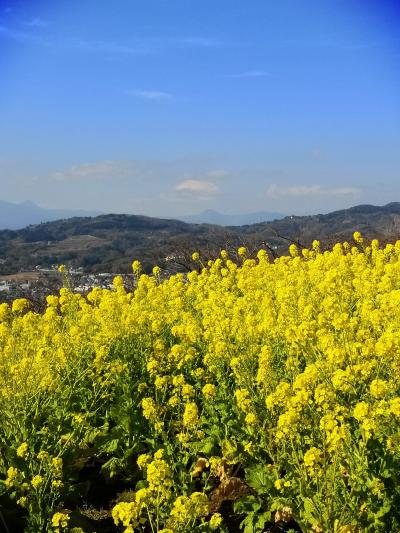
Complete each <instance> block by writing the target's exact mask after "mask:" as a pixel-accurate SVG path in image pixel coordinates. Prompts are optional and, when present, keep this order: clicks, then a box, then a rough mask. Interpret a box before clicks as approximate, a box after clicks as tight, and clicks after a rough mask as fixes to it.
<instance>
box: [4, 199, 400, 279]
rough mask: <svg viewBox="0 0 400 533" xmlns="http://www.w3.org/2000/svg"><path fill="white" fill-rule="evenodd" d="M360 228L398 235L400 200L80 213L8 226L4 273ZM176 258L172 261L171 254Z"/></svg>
mask: <svg viewBox="0 0 400 533" xmlns="http://www.w3.org/2000/svg"><path fill="white" fill-rule="evenodd" d="M356 230H359V231H361V232H362V233H363V234H364V235H365V236H366V237H367V238H374V237H377V238H380V239H382V240H383V241H385V240H387V239H397V238H398V236H399V235H400V203H391V204H388V205H386V206H371V205H360V206H356V207H353V208H350V209H345V210H341V211H335V212H332V213H329V214H325V215H313V216H288V217H285V218H283V219H281V220H274V221H272V222H263V223H260V224H252V225H247V226H241V227H221V226H217V225H208V224H188V223H185V222H181V221H178V220H164V219H158V218H151V217H144V216H136V215H112V214H111V215H100V216H97V217H93V218H89V217H86V218H80V217H77V218H72V219H68V220H59V221H55V222H47V223H43V224H39V225H35V226H29V227H27V228H24V229H21V230H15V231H11V230H4V231H0V274H12V273H15V272H18V271H21V270H32V269H34V268H35V267H36V266H38V265H40V266H41V267H48V266H50V265H52V264H60V263H66V264H68V265H70V266H72V267H75V268H76V267H82V268H84V269H85V270H86V271H93V272H127V271H129V268H130V264H131V261H132V259H136V258H137V259H140V260H141V261H142V262H143V264H144V266H145V268H146V269H150V268H151V266H152V265H154V264H159V265H160V266H162V267H167V266H168V265H171V263H174V264H175V267H177V268H180V267H184V266H185V265H187V264H188V262H190V259H189V258H190V254H191V252H192V251H193V250H202V251H203V253H204V255H205V256H209V255H211V256H212V255H216V254H218V251H219V250H220V249H221V248H222V247H228V248H236V247H237V246H240V245H243V244H244V245H246V246H248V247H249V249H250V250H254V249H256V248H259V247H261V246H263V245H264V246H267V247H268V248H269V249H270V250H271V252H272V253H273V254H275V255H279V254H282V253H285V252H286V250H287V246H288V243H289V242H290V241H294V242H299V243H300V244H301V245H304V246H309V245H310V243H311V242H312V240H313V239H317V238H318V239H319V240H320V241H321V242H322V244H323V245H326V246H328V245H330V244H332V243H333V242H334V241H336V240H344V239H350V238H351V236H352V234H353V232H354V231H356ZM171 260H172V261H171Z"/></svg>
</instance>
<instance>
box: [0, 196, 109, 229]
mask: <svg viewBox="0 0 400 533" xmlns="http://www.w3.org/2000/svg"><path fill="white" fill-rule="evenodd" d="M97 215H100V211H83V210H73V209H44V208H43V207H39V206H38V205H36V204H34V203H33V202H29V201H27V202H23V203H21V204H13V203H10V202H4V201H1V200H0V229H20V228H25V227H26V226H29V225H31V224H40V223H41V222H50V221H52V220H59V219H64V218H72V217H87V216H97Z"/></svg>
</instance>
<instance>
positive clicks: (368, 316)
mask: <svg viewBox="0 0 400 533" xmlns="http://www.w3.org/2000/svg"><path fill="white" fill-rule="evenodd" d="M237 256H238V258H239V260H238V261H237V262H235V261H233V260H232V259H230V257H229V255H228V253H227V252H226V251H225V250H224V251H222V252H221V254H220V257H218V258H217V259H215V260H214V261H209V262H208V263H207V264H206V265H204V264H203V263H202V261H201V260H200V255H199V253H197V252H195V253H194V254H193V257H192V258H193V261H194V262H195V264H196V267H197V270H193V271H192V272H190V273H189V274H187V275H183V274H176V275H174V276H171V277H170V278H168V279H165V280H163V279H161V271H160V269H159V268H158V267H156V268H155V269H154V271H153V275H146V274H142V273H141V272H142V267H141V265H140V263H139V262H138V261H134V263H133V271H134V274H135V289H134V290H133V291H132V292H130V291H127V290H126V289H125V288H124V285H123V282H122V279H121V278H116V279H115V281H114V286H113V288H112V289H111V290H104V289H94V290H93V291H91V292H90V293H89V294H88V295H87V297H84V296H81V295H78V294H74V293H73V292H71V291H70V290H69V289H62V290H61V291H60V294H59V296H51V297H49V298H48V299H47V308H46V309H45V311H44V312H43V313H42V314H37V313H34V312H32V311H31V310H30V309H29V305H28V303H27V302H26V301H25V300H16V301H15V302H14V303H13V304H12V306H11V307H9V306H7V305H5V304H2V305H1V306H0V353H1V356H0V372H1V376H2V384H1V386H0V411H3V412H4V413H10V412H14V411H13V410H16V405H18V409H20V410H21V409H23V408H24V406H26V405H28V404H29V402H30V401H32V398H35V397H36V395H38V394H44V395H45V396H44V397H46V398H52V397H54V398H55V397H56V395H57V394H59V397H61V393H60V391H61V390H63V388H64V387H66V386H69V387H71V390H72V388H73V387H74V386H75V385H74V383H75V382H73V381H72V380H71V379H70V375H71V372H72V370H71V369H73V368H76V365H78V364H79V365H81V366H80V367H79V368H80V371H79V373H77V374H76V375H79V376H82V375H85V376H86V378H87V380H88V382H90V387H91V390H94V391H96V395H97V396H96V397H95V400H93V401H97V402H98V403H97V404H96V405H97V406H98V405H101V403H102V402H103V403H104V404H106V403H107V402H110V404H112V402H114V403H117V402H118V401H119V397H118V396H117V393H116V392H115V391H116V390H118V391H119V392H118V394H119V395H123V394H125V392H124V391H125V390H132V389H129V388H128V386H127V378H125V376H126V375H128V373H129V372H131V374H129V375H135V376H136V375H137V376H139V377H140V382H139V381H138V384H137V387H136V388H135V394H137V395H138V396H137V398H136V397H135V401H133V400H129V401H130V403H129V401H128V399H127V398H126V397H123V396H121V398H124V402H125V404H123V405H131V406H136V405H137V406H138V411H139V412H140V414H139V418H140V420H141V421H140V424H142V426H141V429H140V430H139V429H129V430H126V431H136V432H137V433H135V434H132V435H130V437H129V438H131V440H132V442H136V441H137V442H140V443H141V448H140V447H139V448H140V449H141V451H145V452H146V453H145V454H143V455H141V456H140V457H139V459H138V465H139V467H140V469H141V471H142V472H143V475H144V476H145V479H144V480H142V483H144V486H141V487H140V488H139V489H138V490H136V491H135V496H134V500H133V501H129V502H120V503H118V504H117V505H116V506H115V507H114V510H113V517H114V521H115V523H116V524H122V526H123V527H125V528H127V529H126V531H131V530H132V528H135V527H138V524H142V523H143V520H144V521H146V520H147V518H146V517H151V516H155V514H154V513H155V512H156V511H155V508H156V507H157V506H158V507H163V511H162V512H161V511H160V513H161V514H160V513H158V511H157V513H158V514H157V517H158V518H159V517H160V516H163V517H164V518H163V520H161V518H160V520H161V522H162V525H163V527H164V526H165V528H167V529H166V531H167V530H168V529H172V530H174V528H176V527H178V526H177V524H178V525H179V524H180V521H184V522H185V521H186V519H187V521H186V522H185V524H186V523H189V522H190V523H193V524H194V523H195V522H196V520H203V518H201V517H204V516H207V511H206V499H207V498H206V496H205V494H206V492H207V490H210V486H211V485H210V483H211V482H210V481H209V480H210V476H211V479H213V480H214V486H216V485H217V484H218V483H221V484H222V483H224V482H226V480H229V479H230V477H229V475H230V472H233V471H236V472H241V475H242V476H243V478H244V479H246V476H247V475H248V476H249V484H250V483H251V479H252V477H251V476H252V475H254V473H252V472H253V471H254V469H255V468H264V470H265V465H266V464H270V465H272V466H271V468H270V469H266V470H265V471H263V474H262V475H261V474H260V479H264V478H265V477H266V478H268V481H265V486H267V487H269V488H268V494H269V496H268V497H270V498H271V499H272V500H273V498H274V497H276V498H278V499H279V498H280V497H282V492H284V495H285V498H287V500H288V501H287V503H289V500H290V508H291V509H293V516H294V517H295V518H296V520H297V521H298V523H300V524H302V525H303V527H304V529H305V530H311V529H312V528H314V530H315V531H317V530H321V531H322V530H324V531H333V530H334V528H336V529H335V530H336V531H342V530H343V531H344V529H343V528H349V527H350V528H356V527H358V528H359V529H360V530H366V531H367V530H368V531H369V530H371V531H372V530H374V531H390V530H391V529H390V528H394V529H393V531H395V530H396V527H397V528H398V530H400V518H398V516H399V512H398V510H396V508H395V503H394V502H396V501H399V498H400V493H399V492H396V491H397V489H396V488H394V487H396V486H400V485H399V483H398V482H397V481H396V480H398V478H397V477H396V476H397V472H398V471H400V430H399V422H400V385H399V383H400V380H399V372H400V313H399V309H400V241H398V242H396V243H395V244H388V245H386V246H385V247H380V245H379V243H378V242H377V241H376V240H375V241H373V242H372V243H371V244H370V245H367V244H366V242H365V239H364V238H363V237H362V236H361V235H360V234H359V233H357V232H356V233H355V234H354V243H353V244H350V243H337V244H335V246H334V247H333V248H332V249H331V250H328V251H321V244H320V243H319V242H318V241H314V242H313V244H312V246H311V248H310V249H307V250H301V249H300V247H299V246H296V245H291V246H290V249H289V255H288V256H284V257H280V258H277V259H274V260H270V259H269V256H268V254H267V252H266V251H265V250H260V251H259V252H258V254H257V256H256V258H252V256H251V254H250V253H249V251H248V250H247V249H246V248H244V247H241V248H240V249H239V250H238V253H237ZM118 343H119V344H118ZM115 346H118V349H116V348H115ZM74 375H75V374H74ZM124 379H125V381H124ZM138 379H139V378H138ZM118 384H121V386H120V387H119V388H118V386H119V385H118ZM65 396H68V394H65ZM57 397H58V396H57ZM121 402H122V400H121ZM121 405H122V403H121ZM132 408H133V407H132ZM87 409H89V408H87ZM115 410H117V409H115ZM82 411H84V409H82ZM108 411H109V410H108ZM108 411H107V412H108ZM19 412H22V411H19ZM89 415H90V414H89V413H85V412H83V413H80V412H78V413H77V412H76V410H75V411H74V412H73V413H70V419H71V420H72V422H71V424H73V428H74V429H73V431H74V432H75V433H68V432H67V431H66V432H65V433H66V435H67V437H65V438H66V440H67V442H68V445H69V446H73V445H74V442H75V441H74V440H73V438H75V436H76V435H81V434H82V433H83V432H84V431H85V428H86V427H90V423H91V421H90V416H89ZM133 426H134V424H132V427H133ZM135 427H136V426H135ZM137 427H139V426H137ZM101 428H102V429H101V431H102V432H103V433H102V438H103V440H104V439H105V438H106V437H105V435H107V431H108V429H107V425H106V422H105V421H104V420H103V425H102V426H101ZM71 431H72V430H71ZM99 431H100V430H99ZM141 432H143V436H142V433H141ZM8 435H9V433H8V434H7V439H9V436H8ZM71 435H73V436H71ZM0 438H3V437H1V436H0ZM129 438H128V439H126V441H129ZM43 439H44V437H43ZM60 439H61V436H60ZM76 439H77V440H76V442H77V443H78V442H80V443H81V444H82V442H83V441H82V442H81V441H79V439H78V437H76ZM110 439H111V437H110ZM25 441H26V442H25ZM4 442H6V437H4ZM7 442H8V441H7ZM57 442H62V439H61V440H60V441H57ZM149 442H153V443H156V444H154V448H155V449H151V446H150V445H149V444H148V443H149ZM71 443H72V444H71ZM77 446H78V444H77ZM159 446H163V449H164V448H165V450H166V451H165V452H159V451H156V450H157V447H159ZM39 448H40V446H37V447H36V449H39ZM82 448H84V444H82ZM11 449H12V453H13V456H12V457H13V459H12V460H11V459H9V460H8V462H7V464H4V465H3V464H0V469H1V475H2V477H3V479H4V481H5V486H6V488H7V489H8V490H10V491H11V490H13V488H14V487H15V486H16V485H18V484H21V483H22V482H23V478H22V477H21V476H22V474H21V468H22V467H20V461H27V460H28V459H30V458H31V456H33V447H31V443H30V440H29V439H28V438H27V437H25V433H21V434H20V435H19V436H16V441H15V443H14V444H13V446H12V447H11ZM60 449H61V448H60ZM109 449H110V450H112V446H110V448H109ZM10 453H11V452H10ZM109 453H111V452H109ZM121 455H122V454H121ZM52 456H54V457H55V459H53V460H52V461H53V462H52V469H53V474H52V476H53V477H52V478H51V479H52V481H57V480H58V479H60V478H61V474H62V470H63V464H62V462H61V460H60V459H58V456H59V455H58V452H54V453H52ZM199 456H201V457H203V456H204V457H205V462H204V464H205V465H206V464H208V463H207V461H208V460H210V459H211V457H219V466H218V468H215V469H213V470H212V471H211V470H210V468H209V466H204V467H202V468H200V469H198V473H197V474H196V480H197V484H198V485H197V488H196V490H195V487H194V485H190V483H192V482H193V480H192V478H191V474H190V472H191V471H193V468H194V467H195V465H196V463H197V461H198V458H199ZM166 457H168V459H166ZM12 461H15V462H12ZM50 462H51V460H50ZM211 462H212V461H211V460H210V461H209V464H211ZM235 465H236V467H237V468H236V470H235V468H234V467H235ZM229 468H230V469H231V470H229ZM57 472H58V473H59V475H58V474H57ZM263 476H264V477H263ZM233 477H235V476H233ZM25 479H26V480H27V481H29V483H30V486H31V487H33V488H34V489H35V490H37V489H41V488H43V486H44V480H45V476H44V474H43V475H42V473H36V474H35V475H28V474H26V476H25ZM372 479H374V480H377V481H376V482H374V484H373V483H372V481H371V480H372ZM177 480H178V481H177ZM215 480H217V481H215ZM176 483H182V484H183V485H182V486H185V487H186V488H185V492H184V493H183V495H182V493H181V492H179V485H178V486H175V484H176ZM185 483H186V485H185ZM207 483H208V484H207ZM201 484H203V485H201ZM381 484H382V487H381ZM189 486H190V487H191V488H188V487H189ZM200 486H201V488H200V489H199V487H200ZM377 486H379V487H381V488H380V490H379V498H381V500H380V502H381V503H379V502H377V498H378V496H377V494H374V491H375V492H376V487H377ZM143 487H144V488H143ZM198 489H199V491H198ZM203 489H204V490H203ZM221 490H222V489H221ZM255 490H256V491H257V490H258V489H257V488H256V489H255ZM260 490H261V489H260ZM262 490H264V488H263V489H262ZM265 491H266V489H265ZM390 491H391V492H390ZM37 492H40V491H38V490H37ZM263 494H265V492H263ZM23 497H25V496H23ZM385 498H386V499H385ZM272 500H271V501H272ZM285 501H286V500H285ZM382 502H384V503H382ZM28 503H29V502H28ZM207 505H208V504H207ZM271 505H272V504H271ZM274 505H275V504H274ZM276 505H278V504H276ZM274 509H275V510H276V509H278V507H274ZM365 509H367V510H368V511H364V510H365ZM163 513H164V514H163ZM396 513H397V514H396ZM54 516H56V515H54ZM60 520H61V519H60ZM220 520H222V518H221V517H220V516H219V515H215V514H214V516H213V517H212V518H210V519H209V527H210V528H211V529H212V528H214V529H216V528H218V527H220ZM389 520H392V522H390V524H391V525H388V524H389ZM395 520H398V523H397V522H395ZM207 523H208V522H207ZM361 523H362V525H360V524H361ZM349 524H350V525H349ZM393 524H397V525H393ZM54 527H63V526H62V521H61V522H60V526H54ZM140 527H141V526H140ZM179 527H180V526H179ZM185 527H186V526H185ZM221 527H222V526H221ZM129 528H130V529H129ZM341 528H342V529H341ZM363 528H364V529H363ZM368 528H369V529H368ZM385 528H386V529H385ZM347 530H349V531H350V530H353V529H347ZM354 530H355V529H354Z"/></svg>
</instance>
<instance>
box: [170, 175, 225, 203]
mask: <svg viewBox="0 0 400 533" xmlns="http://www.w3.org/2000/svg"><path fill="white" fill-rule="evenodd" d="M175 191H176V192H177V193H179V194H183V195H189V196H197V197H199V198H209V197H210V196H214V195H215V194H217V192H218V187H217V186H216V185H215V183H212V182H211V181H205V180H196V179H187V180H184V181H181V182H180V183H179V184H178V185H177V186H176V187H175Z"/></svg>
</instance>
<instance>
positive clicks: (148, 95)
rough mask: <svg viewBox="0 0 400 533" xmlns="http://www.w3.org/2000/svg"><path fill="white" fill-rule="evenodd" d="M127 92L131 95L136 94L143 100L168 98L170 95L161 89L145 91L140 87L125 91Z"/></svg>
mask: <svg viewBox="0 0 400 533" xmlns="http://www.w3.org/2000/svg"><path fill="white" fill-rule="evenodd" d="M126 92H127V94H129V95H131V96H137V97H138V98H143V99H144V100H168V99H170V98H171V97H172V95H171V94H169V93H166V92H163V91H145V90H140V89H135V90H132V91H126Z"/></svg>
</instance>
